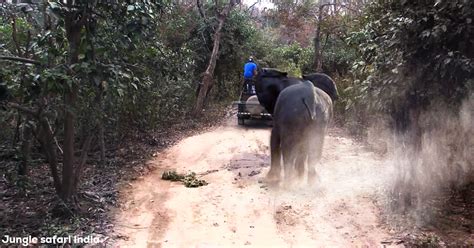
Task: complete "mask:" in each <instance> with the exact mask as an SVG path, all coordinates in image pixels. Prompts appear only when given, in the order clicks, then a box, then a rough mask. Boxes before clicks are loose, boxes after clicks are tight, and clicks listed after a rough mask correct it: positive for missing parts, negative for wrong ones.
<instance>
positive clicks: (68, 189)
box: [60, 0, 85, 202]
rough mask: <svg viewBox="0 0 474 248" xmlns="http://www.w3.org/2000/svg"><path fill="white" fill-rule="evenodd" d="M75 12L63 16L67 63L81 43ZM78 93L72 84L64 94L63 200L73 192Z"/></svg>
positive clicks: (75, 58) (76, 59)
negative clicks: (67, 52) (66, 40)
mask: <svg viewBox="0 0 474 248" xmlns="http://www.w3.org/2000/svg"><path fill="white" fill-rule="evenodd" d="M68 5H69V6H71V7H72V5H73V1H72V0H68ZM76 18H77V13H76V12H70V13H68V14H67V15H66V17H65V22H64V25H65V29H66V36H67V39H68V42H69V61H68V63H69V65H73V64H76V63H77V62H79V48H80V43H81V29H82V27H83V24H82V22H83V18H85V17H84V16H82V18H81V19H79V20H76ZM77 95H78V85H76V84H74V83H73V84H72V85H71V87H70V88H68V89H67V90H66V92H65V94H64V106H65V107H64V144H63V149H64V155H63V170H62V185H61V186H62V187H61V194H60V197H61V198H62V199H63V200H64V201H65V202H71V200H72V198H73V196H74V194H75V193H76V192H75V188H74V187H75V183H74V181H75V177H77V175H75V173H74V172H75V170H74V165H75V155H74V150H75V149H74V141H75V134H76V128H75V123H76V114H75V110H76V102H77Z"/></svg>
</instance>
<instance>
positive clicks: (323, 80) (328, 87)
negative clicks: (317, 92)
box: [303, 73, 338, 102]
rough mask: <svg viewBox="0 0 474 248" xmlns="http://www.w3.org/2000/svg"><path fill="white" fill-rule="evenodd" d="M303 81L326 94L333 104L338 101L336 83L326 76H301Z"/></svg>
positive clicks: (315, 74) (312, 74) (316, 74)
mask: <svg viewBox="0 0 474 248" xmlns="http://www.w3.org/2000/svg"><path fill="white" fill-rule="evenodd" d="M303 79H306V80H309V81H311V82H313V84H314V86H316V87H318V88H320V89H321V90H323V91H324V92H326V94H328V95H329V96H330V97H331V100H332V101H333V102H334V101H335V100H337V99H338V92H337V87H336V83H334V80H332V78H331V77H329V76H328V75H326V74H324V73H311V74H307V75H303Z"/></svg>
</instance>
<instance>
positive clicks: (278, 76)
mask: <svg viewBox="0 0 474 248" xmlns="http://www.w3.org/2000/svg"><path fill="white" fill-rule="evenodd" d="M304 80H309V81H311V82H312V83H313V84H314V86H316V87H318V88H320V89H322V90H323V91H325V92H326V93H327V94H328V95H329V96H330V97H331V98H333V100H336V99H337V89H336V88H335V84H334V81H333V80H332V79H331V78H330V77H329V76H328V75H326V74H323V73H312V74H308V75H303V78H302V79H301V78H296V77H288V75H287V73H286V72H281V71H279V70H276V69H272V68H261V69H259V70H258V73H257V78H256V83H255V89H256V93H257V97H258V100H259V102H260V104H261V105H262V106H264V107H265V109H266V110H267V111H268V113H270V114H273V111H274V109H275V104H276V101H277V99H278V96H279V94H280V92H281V91H282V90H284V89H285V88H286V87H288V86H291V85H295V84H299V83H302V82H303V81H304Z"/></svg>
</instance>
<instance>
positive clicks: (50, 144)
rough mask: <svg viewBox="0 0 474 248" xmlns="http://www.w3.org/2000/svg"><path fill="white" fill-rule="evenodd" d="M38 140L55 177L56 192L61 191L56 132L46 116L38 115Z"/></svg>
mask: <svg viewBox="0 0 474 248" xmlns="http://www.w3.org/2000/svg"><path fill="white" fill-rule="evenodd" d="M38 123H39V125H38V140H39V142H40V144H41V147H42V149H43V152H44V154H45V155H46V159H47V160H48V164H49V168H50V170H51V176H52V177H53V184H54V189H55V190H56V193H57V194H58V195H59V194H60V193H61V188H62V187H61V178H60V177H59V172H58V159H57V155H56V148H55V146H54V134H53V132H52V130H51V127H50V125H49V123H48V120H47V119H46V117H44V116H39V117H38Z"/></svg>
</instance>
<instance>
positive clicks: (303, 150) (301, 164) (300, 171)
mask: <svg viewBox="0 0 474 248" xmlns="http://www.w3.org/2000/svg"><path fill="white" fill-rule="evenodd" d="M295 153H296V161H295V166H296V171H297V176H298V180H303V178H304V171H305V164H306V160H307V158H308V140H307V138H306V137H301V140H300V143H299V145H298V149H297V150H296V151H295Z"/></svg>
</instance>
